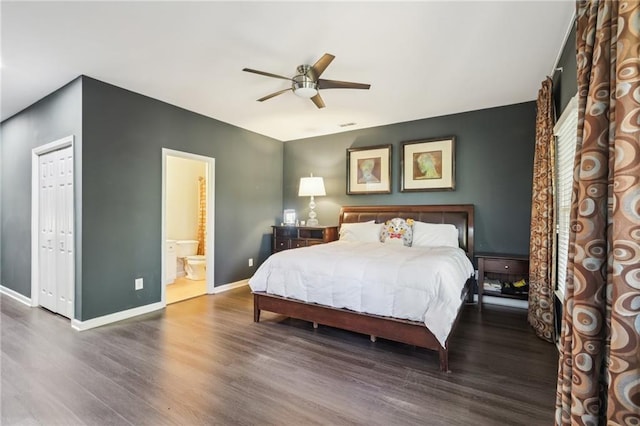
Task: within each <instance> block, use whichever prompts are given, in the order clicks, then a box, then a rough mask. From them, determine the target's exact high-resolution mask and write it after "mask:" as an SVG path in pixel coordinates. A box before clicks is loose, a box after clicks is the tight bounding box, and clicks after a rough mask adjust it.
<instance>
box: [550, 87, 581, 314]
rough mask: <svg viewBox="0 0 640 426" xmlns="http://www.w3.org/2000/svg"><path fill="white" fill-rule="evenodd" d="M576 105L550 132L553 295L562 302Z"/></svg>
mask: <svg viewBox="0 0 640 426" xmlns="http://www.w3.org/2000/svg"><path fill="white" fill-rule="evenodd" d="M577 128H578V101H577V96H574V97H573V98H572V99H571V101H569V104H568V105H567V107H566V108H565V109H564V111H563V112H562V115H561V116H560V119H559V120H558V122H557V123H556V125H555V126H554V128H553V133H554V136H555V137H556V179H555V181H556V212H557V213H556V218H557V219H556V232H557V246H556V247H557V254H556V268H557V269H556V274H555V276H556V277H557V280H556V292H557V296H558V299H559V300H560V301H561V302H564V289H565V281H566V278H567V261H568V257H569V222H570V220H571V190H572V188H573V162H574V158H575V155H576V143H577Z"/></svg>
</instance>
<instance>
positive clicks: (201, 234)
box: [197, 176, 207, 255]
mask: <svg viewBox="0 0 640 426" xmlns="http://www.w3.org/2000/svg"><path fill="white" fill-rule="evenodd" d="M206 238H207V180H206V179H205V178H203V177H202V176H201V177H199V178H198V253H197V254H199V255H204V254H205V240H206Z"/></svg>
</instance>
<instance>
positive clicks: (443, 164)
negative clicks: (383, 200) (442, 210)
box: [400, 136, 456, 192]
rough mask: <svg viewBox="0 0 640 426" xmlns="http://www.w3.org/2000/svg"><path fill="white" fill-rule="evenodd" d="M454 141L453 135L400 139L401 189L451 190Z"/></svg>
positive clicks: (453, 166)
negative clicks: (435, 137)
mask: <svg viewBox="0 0 640 426" xmlns="http://www.w3.org/2000/svg"><path fill="white" fill-rule="evenodd" d="M455 142H456V138H455V137H454V136H450V137H446V138H438V139H425V140H419V141H411V142H403V143H402V152H401V158H400V191H401V192H411V191H453V190H454V189H455V187H456V182H455V177H456V173H455V161H456V155H455Z"/></svg>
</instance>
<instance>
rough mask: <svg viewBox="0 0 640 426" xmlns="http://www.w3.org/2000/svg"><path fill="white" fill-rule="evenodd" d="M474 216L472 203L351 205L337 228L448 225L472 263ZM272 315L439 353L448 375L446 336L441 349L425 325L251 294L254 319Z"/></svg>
mask: <svg viewBox="0 0 640 426" xmlns="http://www.w3.org/2000/svg"><path fill="white" fill-rule="evenodd" d="M473 215H474V209H473V205H472V204H456V205H431V206H429V205H425V206H353V207H343V208H342V209H341V210H340V220H339V223H340V225H341V224H343V223H354V222H366V221H370V220H375V221H376V223H382V222H385V221H386V220H388V219H392V218H394V217H402V218H412V219H414V220H419V221H421V222H429V223H450V224H453V225H455V226H456V228H458V240H459V243H460V247H461V248H462V249H463V250H464V251H465V252H466V253H467V256H469V259H471V261H472V262H473ZM472 283H473V277H470V278H469V280H467V282H466V284H465V286H464V289H463V291H462V294H461V295H460V297H461V300H462V301H463V302H462V303H461V304H460V308H459V309H458V314H457V316H456V319H455V321H454V324H453V327H452V328H451V332H450V333H449V337H450V336H451V334H452V333H453V330H454V329H455V327H456V324H457V322H458V319H459V318H460V314H461V312H462V310H463V307H464V300H465V299H466V298H467V297H468V296H469V295H470V293H471V292H470V289H471V285H472ZM262 310H264V311H269V312H275V313H279V314H282V315H286V316H288V317H292V318H298V319H302V320H306V321H311V322H313V325H314V327H317V324H323V325H328V326H331V327H337V328H341V329H344V330H350V331H354V332H357V333H363V334H369V335H370V336H371V340H372V341H375V338H376V337H382V338H385V339H389V340H394V341H397V342H402V343H407V344H410V345H415V346H419V347H423V348H427V349H431V350H434V351H438V352H439V356H440V369H441V370H442V371H445V372H449V345H448V342H449V337H447V341H446V342H445V345H444V346H442V345H441V344H440V342H438V340H437V339H436V338H435V336H434V335H433V334H432V333H431V331H430V330H429V329H428V328H427V327H426V326H425V325H424V323H421V322H417V321H409V320H403V319H397V318H392V317H383V316H378V315H371V314H365V313H359V312H355V311H351V310H348V309H338V308H332V307H330V306H325V305H319V304H315V303H306V302H301V301H299V300H295V299H287V298H284V297H281V296H276V295H272V294H267V293H266V292H254V293H253V320H254V321H255V322H259V321H260V311H262Z"/></svg>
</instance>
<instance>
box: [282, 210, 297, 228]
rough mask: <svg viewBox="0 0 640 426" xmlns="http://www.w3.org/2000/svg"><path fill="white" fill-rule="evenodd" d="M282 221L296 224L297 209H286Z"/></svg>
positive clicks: (287, 223) (286, 223)
mask: <svg viewBox="0 0 640 426" xmlns="http://www.w3.org/2000/svg"><path fill="white" fill-rule="evenodd" d="M282 223H284V224H285V225H295V224H296V211H295V210H293V209H285V211H284V213H283V214H282Z"/></svg>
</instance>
